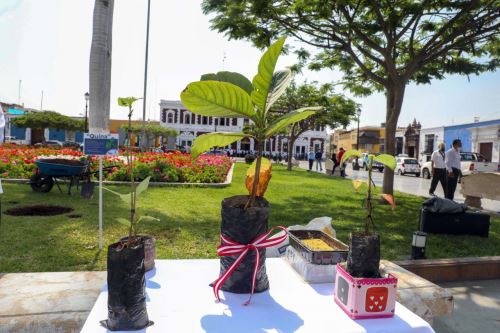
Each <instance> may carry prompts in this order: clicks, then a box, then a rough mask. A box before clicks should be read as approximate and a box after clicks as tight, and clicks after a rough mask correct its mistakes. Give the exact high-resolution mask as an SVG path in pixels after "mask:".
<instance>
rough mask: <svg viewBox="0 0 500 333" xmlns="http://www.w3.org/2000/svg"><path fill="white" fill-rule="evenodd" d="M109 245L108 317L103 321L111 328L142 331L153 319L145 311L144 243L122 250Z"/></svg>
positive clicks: (114, 245)
mask: <svg viewBox="0 0 500 333" xmlns="http://www.w3.org/2000/svg"><path fill="white" fill-rule="evenodd" d="M119 244H120V243H115V244H112V245H110V246H109V247H108V319H107V320H103V321H101V324H102V325H103V326H104V327H106V328H107V329H108V330H110V331H133V330H140V329H143V328H145V327H147V326H149V325H152V322H150V321H149V318H148V313H147V311H146V290H145V277H144V274H145V270H144V243H143V242H140V243H139V244H138V245H136V246H132V247H131V248H124V249H119Z"/></svg>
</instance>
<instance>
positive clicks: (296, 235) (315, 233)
mask: <svg viewBox="0 0 500 333" xmlns="http://www.w3.org/2000/svg"><path fill="white" fill-rule="evenodd" d="M288 234H289V239H290V245H291V246H292V247H293V248H294V249H296V250H297V251H298V252H299V253H300V255H301V256H303V257H304V258H305V259H306V260H307V261H309V262H310V263H312V264H316V265H335V264H337V263H339V262H343V261H346V260H347V254H348V252H349V246H347V245H346V244H344V243H342V242H341V241H339V240H338V239H336V238H333V237H331V236H329V235H327V234H325V233H324V232H322V231H319V230H289V231H288ZM310 238H318V239H321V240H323V241H324V242H325V243H326V244H328V245H330V246H331V247H333V248H341V249H342V250H334V251H312V250H311V249H309V248H308V247H307V246H305V244H303V243H302V242H301V240H302V239H310Z"/></svg>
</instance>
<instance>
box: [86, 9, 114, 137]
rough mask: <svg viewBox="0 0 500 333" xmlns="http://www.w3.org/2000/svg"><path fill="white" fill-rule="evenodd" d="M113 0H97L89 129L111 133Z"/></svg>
mask: <svg viewBox="0 0 500 333" xmlns="http://www.w3.org/2000/svg"><path fill="white" fill-rule="evenodd" d="M113 8H114V0H95V5H94V20H93V32H92V45H91V48H90V66H89V93H90V105H89V106H90V109H89V123H90V132H94V133H109V125H108V124H109V106H110V90H111V49H112V48H111V46H112V32H113Z"/></svg>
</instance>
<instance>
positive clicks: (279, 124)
mask: <svg viewBox="0 0 500 333" xmlns="http://www.w3.org/2000/svg"><path fill="white" fill-rule="evenodd" d="M322 109H323V107H322V106H311V107H305V108H301V109H298V110H294V111H292V112H289V113H287V114H285V115H283V116H281V117H280V118H278V119H277V120H276V121H275V122H274V123H273V124H272V125H271V126H270V128H269V129H268V130H267V131H266V137H270V136H272V135H274V134H276V133H278V132H279V131H281V130H282V129H284V128H286V127H287V126H289V125H291V124H293V123H296V122H298V121H301V120H304V119H306V118H308V117H310V116H312V115H313V114H315V113H316V112H317V111H319V110H322Z"/></svg>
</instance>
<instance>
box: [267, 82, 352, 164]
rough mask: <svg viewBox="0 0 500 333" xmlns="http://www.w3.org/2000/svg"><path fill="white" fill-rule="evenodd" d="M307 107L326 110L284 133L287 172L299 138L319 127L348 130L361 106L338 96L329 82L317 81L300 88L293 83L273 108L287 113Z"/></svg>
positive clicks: (287, 129) (281, 112) (292, 126)
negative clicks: (311, 106)
mask: <svg viewBox="0 0 500 333" xmlns="http://www.w3.org/2000/svg"><path fill="white" fill-rule="evenodd" d="M305 105H318V106H322V107H323V110H322V111H321V112H317V113H315V114H314V115H313V116H311V117H309V118H307V119H304V120H302V121H300V122H297V123H295V124H292V125H290V126H289V127H288V128H286V130H285V131H284V133H286V135H287V136H288V170H292V160H291V157H292V152H293V151H292V150H293V146H294V143H295V141H296V139H297V138H298V137H299V135H301V134H302V133H304V132H306V131H309V130H314V129H315V128H316V127H317V126H328V127H330V128H332V129H334V128H337V127H339V126H341V127H346V126H347V125H349V123H350V122H351V120H352V119H353V117H354V116H355V114H356V110H357V109H358V108H359V105H358V104H357V103H356V102H354V101H353V100H352V99H350V98H347V97H345V96H344V95H342V94H338V93H335V91H334V86H333V85H332V84H330V83H325V84H321V85H319V84H318V83H317V82H315V81H314V82H311V83H308V82H305V83H303V84H300V85H298V84H297V83H296V82H295V81H292V83H291V84H290V86H288V88H287V89H286V90H285V93H284V94H283V95H282V96H281V97H280V99H278V101H277V102H276V104H275V105H274V106H273V112H274V113H276V114H284V113H288V112H290V111H293V110H296V109H300V108H301V107H304V106H305Z"/></svg>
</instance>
